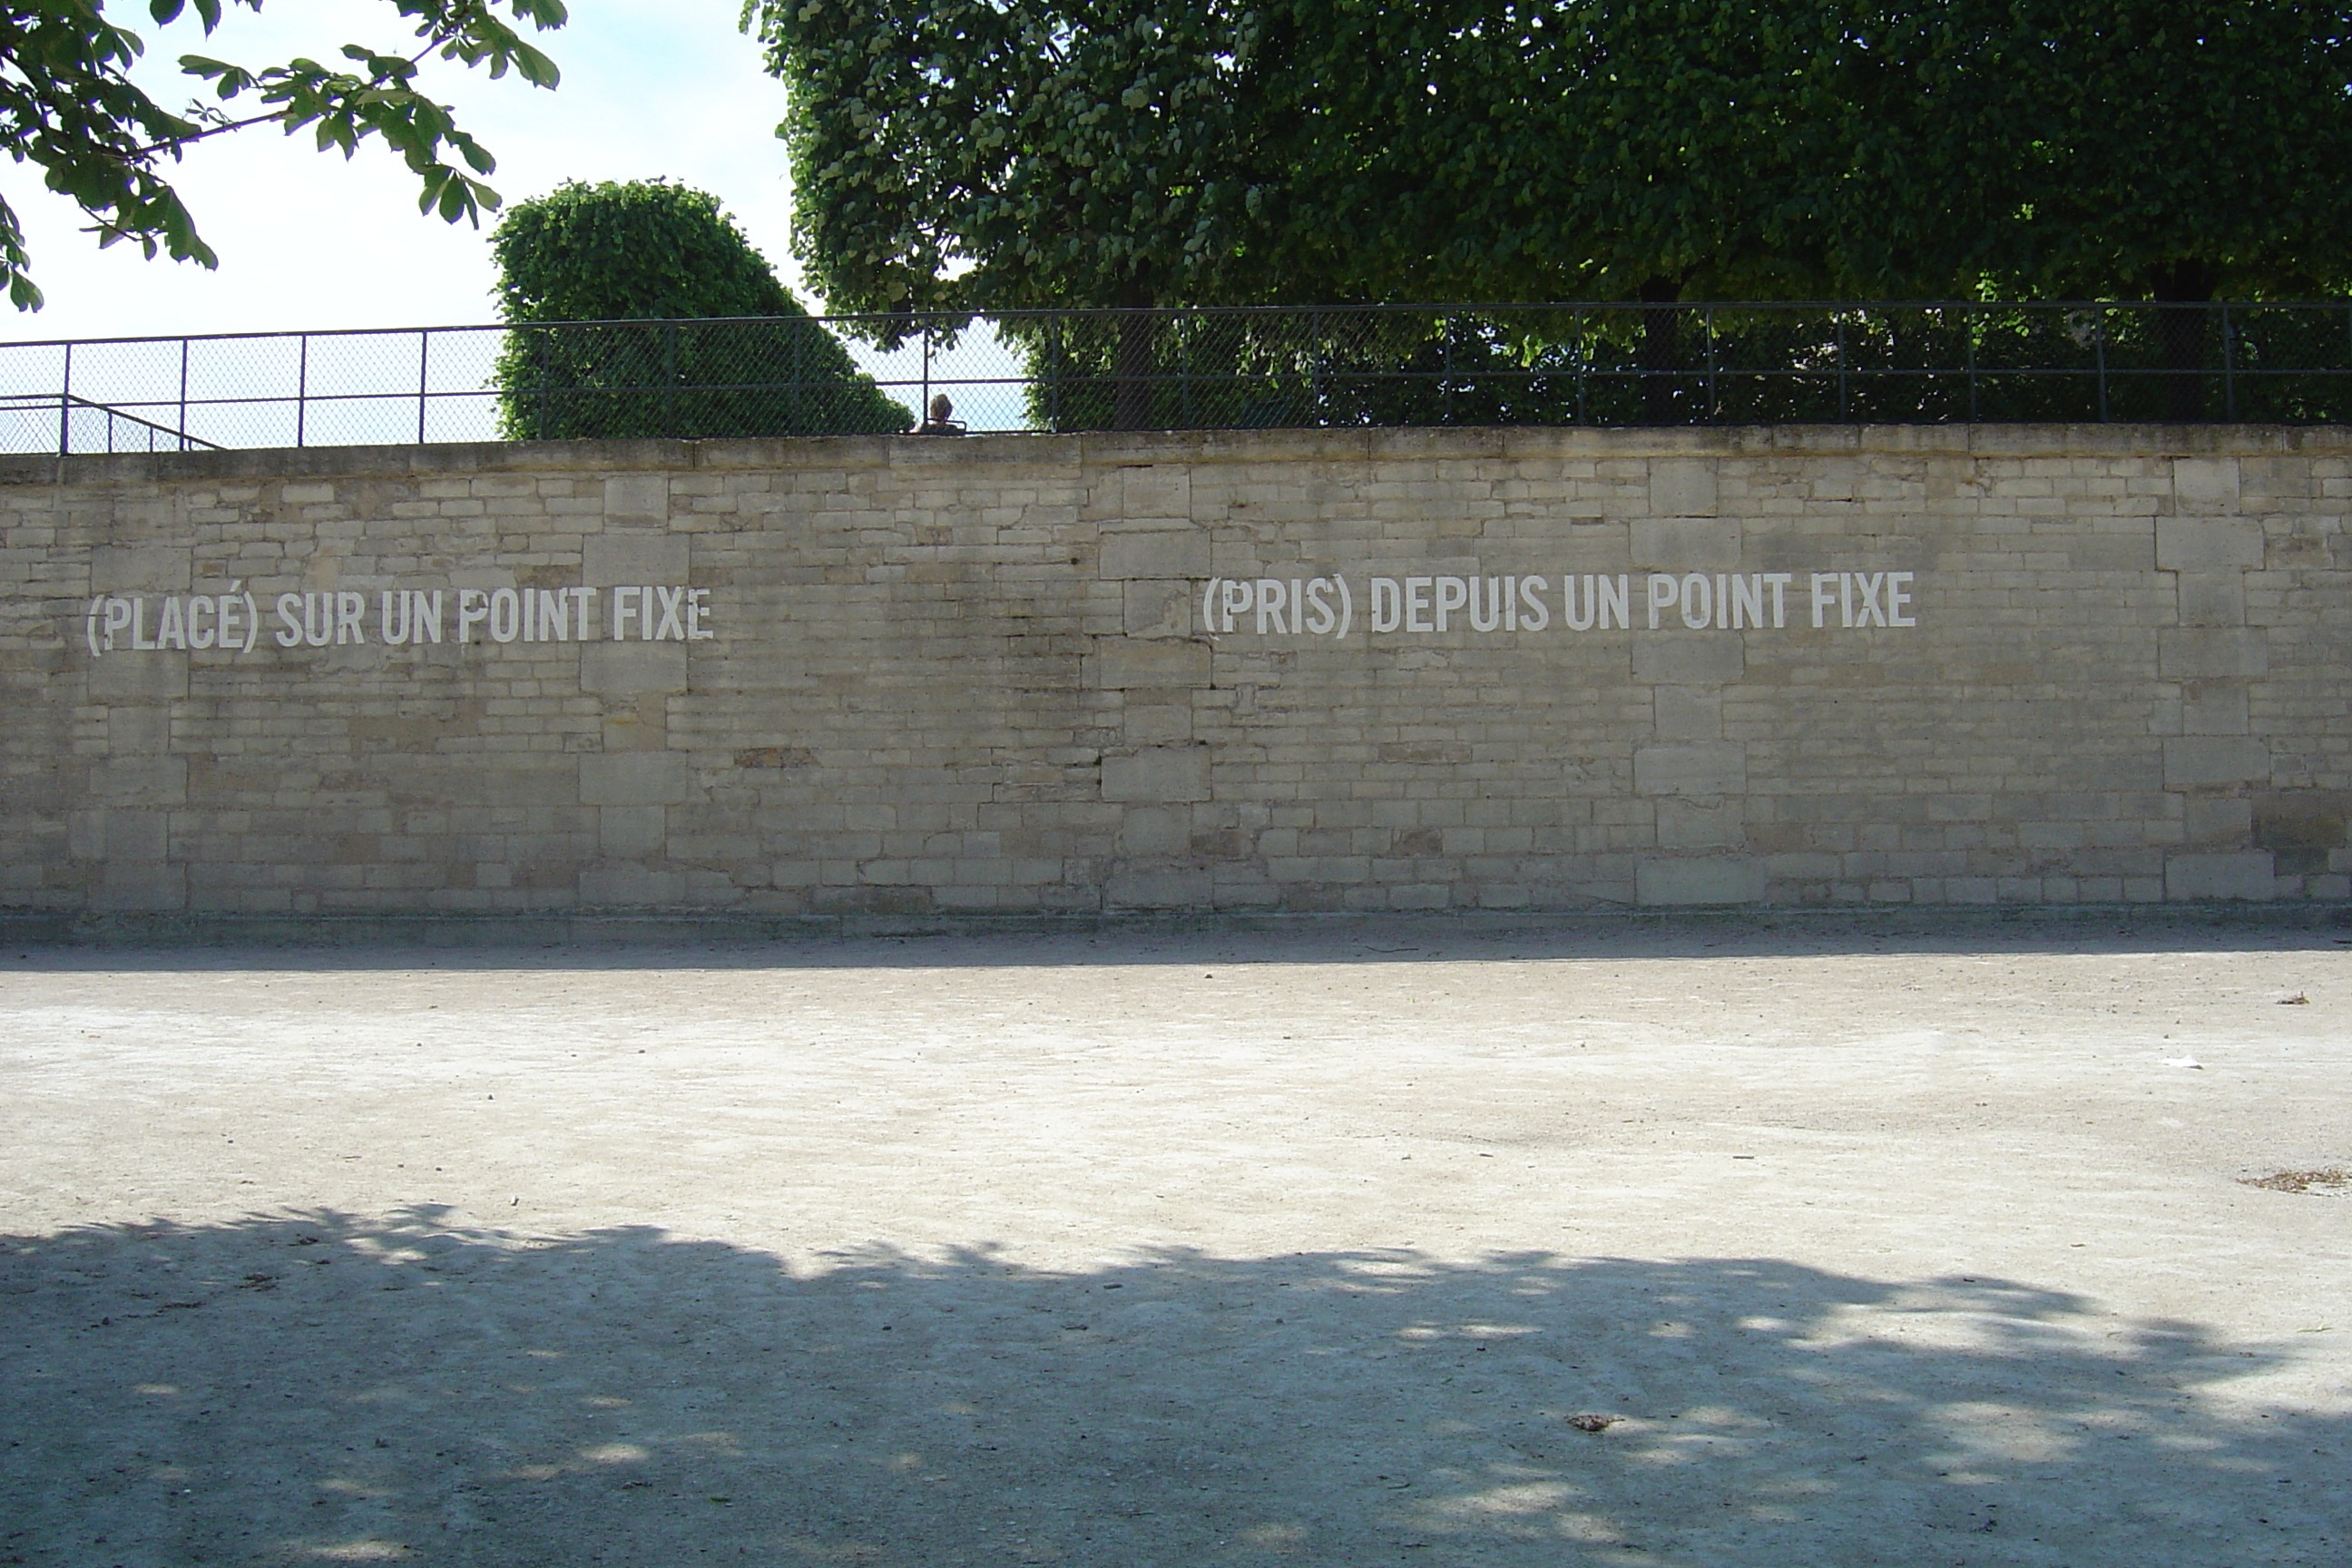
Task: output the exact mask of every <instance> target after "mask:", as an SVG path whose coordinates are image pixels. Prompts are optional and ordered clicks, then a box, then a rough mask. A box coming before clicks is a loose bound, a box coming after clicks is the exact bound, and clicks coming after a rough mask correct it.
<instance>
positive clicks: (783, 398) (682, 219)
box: [491, 180, 913, 440]
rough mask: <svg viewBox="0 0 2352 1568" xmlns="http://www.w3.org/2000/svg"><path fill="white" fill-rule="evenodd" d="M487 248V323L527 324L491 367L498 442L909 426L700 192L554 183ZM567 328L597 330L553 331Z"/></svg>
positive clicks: (508, 220)
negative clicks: (493, 307) (491, 298)
mask: <svg viewBox="0 0 2352 1568" xmlns="http://www.w3.org/2000/svg"><path fill="white" fill-rule="evenodd" d="M491 245H492V248H493V250H494V251H495V253H496V255H497V257H498V263H499V312H500V314H501V316H502V317H503V318H504V319H505V320H506V321H509V323H512V324H514V325H517V326H519V327H526V328H538V329H540V330H531V331H517V332H515V333H513V334H511V335H510V336H509V339H508V341H507V345H506V348H505V350H504V352H503V353H501V355H500V356H499V365H498V370H497V384H498V387H499V416H500V421H501V424H502V426H503V428H504V429H505V432H506V434H507V435H508V436H509V437H514V438H517V439H541V440H548V439H558V438H575V437H636V436H670V437H726V436H792V435H806V434H812V433H823V432H840V431H881V430H903V429H905V428H907V426H908V425H910V424H911V423H912V422H913V421H912V418H911V416H909V415H908V411H907V410H906V409H905V408H903V407H902V406H900V405H898V404H897V403H895V402H893V401H891V400H890V399H889V398H888V397H887V396H885V395H883V393H882V391H881V390H880V389H879V388H878V387H877V386H876V385H875V384H874V382H873V379H872V378H871V377H869V376H867V375H866V374H863V373H861V372H860V371H859V370H858V369H857V367H856V364H855V363H852V361H851V360H850V357H849V354H848V352H847V351H846V350H845V349H844V348H843V347H842V346H841V344H840V342H838V341H837V340H835V338H834V337H833V335H832V334H831V333H829V332H827V331H825V330H824V327H823V326H821V325H819V324H818V323H817V322H816V321H813V320H811V319H810V317H809V314H808V312H807V311H806V310H803V309H802V307H801V304H800V301H798V300H794V299H793V296H792V292H791V290H789V289H786V288H785V287H784V286H783V284H782V283H781V282H779V281H778V280H777V278H776V274H775V270H774V269H773V268H772V267H770V266H769V264H768V261H767V258H764V257H762V256H761V254H760V253H759V251H758V250H756V249H754V248H753V247H752V246H751V242H750V241H749V240H747V239H746V238H744V237H743V231H742V230H741V229H740V228H738V227H737V226H736V225H735V222H734V220H733V219H731V218H730V217H729V216H727V215H726V214H725V213H724V212H723V211H721V210H720V208H719V201H718V198H716V197H715V196H711V195H707V194H705V193H704V192H701V191H697V190H690V189H688V188H687V187H685V186H682V185H673V184H667V183H665V182H663V181H658V180H648V181H638V182H633V183H629V184H615V183H612V182H607V183H605V184H596V185H586V184H565V185H562V186H560V187H558V188H557V189H556V190H555V191H554V192H552V193H551V194H550V195H545V196H542V197H540V198H539V199H537V200H534V201H528V202H522V203H520V204H518V205H516V206H515V207H514V209H513V210H512V211H511V212H509V213H508V214H507V216H506V217H505V218H504V219H503V220H502V221H501V222H500V223H499V227H498V232H497V233H496V234H495V235H494V236H493V237H492V240H491ZM568 322H602V323H607V324H605V325H600V326H593V327H582V326H566V325H560V324H559V323H568ZM629 323H642V324H637V325H632V324H629ZM704 323H708V324H704Z"/></svg>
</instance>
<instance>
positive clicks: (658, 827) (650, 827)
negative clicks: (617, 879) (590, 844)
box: [596, 753, 669, 860]
mask: <svg viewBox="0 0 2352 1568" xmlns="http://www.w3.org/2000/svg"><path fill="white" fill-rule="evenodd" d="M648 754H650V753H648ZM668 838H669V808H668V807H667V806H661V805H607V806H604V807H601V808H599V809H598V811H597V813H596V846H597V847H598V848H599V849H601V850H602V851H603V852H604V858H606V859H608V860H644V859H648V858H658V857H659V856H660V855H661V853H662V847H663V846H664V845H665V844H666V843H667V841H668Z"/></svg>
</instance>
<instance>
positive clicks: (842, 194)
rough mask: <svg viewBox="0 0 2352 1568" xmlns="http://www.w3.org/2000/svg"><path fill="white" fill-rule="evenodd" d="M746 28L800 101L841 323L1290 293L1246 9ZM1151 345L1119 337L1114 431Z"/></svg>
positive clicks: (791, 6) (839, 2)
mask: <svg viewBox="0 0 2352 1568" xmlns="http://www.w3.org/2000/svg"><path fill="white" fill-rule="evenodd" d="M745 19H746V22H747V25H750V26H754V27H756V29H757V32H758V35H759V37H760V38H761V42H762V43H763V44H764V45H765V46H766V47H767V50H768V63H769V68H770V70H771V71H772V73H773V74H775V75H776V76H778V77H779V78H781V79H782V80H783V82H784V83H785V85H786V86H787V88H788V89H790V93H791V99H790V117H789V118H788V119H787V120H786V121H784V123H783V124H782V126H781V127H779V129H778V134H780V135H782V137H783V138H784V141H785V142H786V144H787V146H788V148H789V151H790V156H791V162H792V171H793V190H794V194H795V198H796V202H797V211H798V216H797V219H796V224H795V228H794V233H793V254H794V255H796V256H797V257H799V258H801V260H802V261H803V263H804V264H805V265H806V266H807V268H808V269H809V275H810V278H811V279H812V281H814V283H815V285H816V286H817V288H818V289H820V290H822V291H823V293H824V297H825V299H826V300H829V301H830V302H831V303H832V304H833V305H834V306H835V307H836V308H839V309H847V310H876V311H898V312H939V311H946V312H955V311H968V310H1020V309H1036V308H1055V307H1062V308H1066V307H1071V306H1077V307H1093V308H1116V309H1123V310H1130V311H1139V310H1145V309H1146V308H1148V307H1151V306H1158V305H1172V304H1200V303H1206V302H1213V301H1215V300H1223V299H1229V298H1252V299H1255V298H1263V297H1265V293H1266V291H1267V289H1268V288H1269V286H1270V284H1271V282H1272V280H1273V279H1275V278H1276V277H1277V276H1278V275H1279V271H1280V269H1279V267H1278V264H1277V262H1276V259H1275V258H1272V257H1271V256H1269V255H1268V254H1266V252H1265V249H1264V246H1265V240H1266V238H1267V237H1268V235H1269V234H1270V232H1271V231H1270V229H1269V227H1268V226H1267V223H1266V221H1265V220H1266V216H1267V215H1266V214H1265V212H1264V210H1263V208H1264V203H1265V197H1266V195H1267V194H1268V192H1267V186H1268V181H1267V180H1266V179H1265V178H1263V177H1261V175H1260V174H1259V173H1258V172H1257V169H1256V165H1255V162H1254V160H1255V155H1256V153H1257V151H1258V142H1259V135H1258V132H1259V125H1258V121H1256V119H1255V117H1254V116H1253V114H1252V112H1251V106H1252V97H1253V92H1254V86H1253V83H1254V80H1255V53H1256V50H1257V47H1258V44H1259V38H1260V32H1261V22H1260V17H1259V15H1258V13H1257V12H1256V11H1255V10H1254V9H1252V8H1251V7H1250V6H1249V5H1247V4H1246V3H1245V0H1190V3H1188V4H1184V5H1167V6H1157V7H1152V8H1150V9H1149V10H1144V11H1135V10H1129V9H1126V8H1120V7H1107V6H1099V5H1090V4H1086V3H1083V0H1002V3H999V0H751V5H748V6H747V8H746V12H745ZM1291 281H1292V282H1293V283H1294V284H1296V285H1306V286H1308V287H1311V286H1312V284H1311V280H1308V279H1292V280H1291ZM1293 297H1297V295H1296V294H1294V295H1293ZM912 320H913V317H912V316H911V315H909V316H908V318H907V321H908V323H909V324H911V321H912ZM887 331H888V329H887V328H886V329H885V335H886V336H887ZM1152 331H1153V324H1152V321H1151V318H1150V316H1148V315H1141V314H1138V315H1130V316H1129V317H1126V318H1125V319H1124V320H1123V321H1122V323H1121V330H1120V332H1119V346H1118V355H1117V358H1118V374H1119V375H1120V378H1121V379H1120V382H1119V385H1120V393H1119V397H1120V420H1119V422H1120V423H1121V424H1130V423H1135V422H1139V420H1140V418H1141V417H1142V410H1143V405H1142V403H1141V401H1140V398H1141V395H1142V389H1143V383H1142V382H1141V380H1140V379H1139V377H1140V375H1141V373H1142V371H1143V369H1144V368H1145V367H1146V366H1148V364H1149V363H1150V353H1151V340H1152Z"/></svg>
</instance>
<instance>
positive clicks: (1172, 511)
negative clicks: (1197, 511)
mask: <svg viewBox="0 0 2352 1568" xmlns="http://www.w3.org/2000/svg"><path fill="white" fill-rule="evenodd" d="M1118 488H1119V500H1118V514H1119V516H1121V517H1124V518H1162V517H1170V518H1182V519H1183V520H1184V521H1187V522H1190V521H1192V468H1191V466H1190V465H1189V464H1185V463H1181V462H1171V463H1139V464H1132V465H1129V466H1128V467H1124V468H1120V469H1119V470H1118Z"/></svg>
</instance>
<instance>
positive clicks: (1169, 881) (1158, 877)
mask: <svg viewBox="0 0 2352 1568" xmlns="http://www.w3.org/2000/svg"><path fill="white" fill-rule="evenodd" d="M1214 898H1215V888H1214V884H1213V880H1212V879H1211V877H1210V874H1209V873H1208V872H1207V871H1205V870H1192V871H1114V872H1112V873H1111V876H1110V880H1109V884H1108V886H1107V887H1106V888H1105V889H1104V890H1103V900H1104V902H1105V903H1107V904H1108V906H1109V907H1110V908H1112V909H1114V910H1205V909H1208V908H1210V907H1211V905H1212V903H1213V900H1214Z"/></svg>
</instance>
